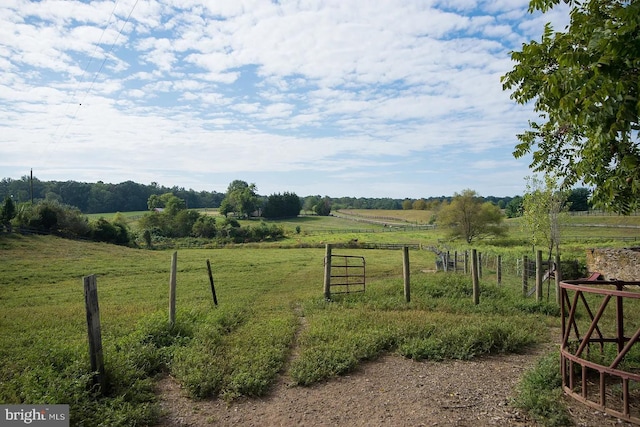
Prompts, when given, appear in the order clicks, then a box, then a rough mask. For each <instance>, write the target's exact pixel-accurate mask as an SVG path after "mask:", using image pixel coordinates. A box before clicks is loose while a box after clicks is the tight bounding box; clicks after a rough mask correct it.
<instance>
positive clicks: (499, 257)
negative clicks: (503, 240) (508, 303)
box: [496, 255, 502, 285]
mask: <svg viewBox="0 0 640 427" xmlns="http://www.w3.org/2000/svg"><path fill="white" fill-rule="evenodd" d="M496 262H497V264H498V265H497V266H496V275H497V277H498V285H500V284H501V283H502V255H498V260H497V261H496Z"/></svg>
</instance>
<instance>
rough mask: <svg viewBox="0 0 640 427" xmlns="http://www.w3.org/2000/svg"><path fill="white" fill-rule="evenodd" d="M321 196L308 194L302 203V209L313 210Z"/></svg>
mask: <svg viewBox="0 0 640 427" xmlns="http://www.w3.org/2000/svg"><path fill="white" fill-rule="evenodd" d="M320 199H321V197H320V196H307V197H305V198H304V203H303V204H302V210H303V211H305V212H313V207H314V206H315V205H317V204H318V202H319V201H320Z"/></svg>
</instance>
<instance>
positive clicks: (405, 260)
mask: <svg viewBox="0 0 640 427" xmlns="http://www.w3.org/2000/svg"><path fill="white" fill-rule="evenodd" d="M402 276H403V277H404V299H405V301H407V302H411V285H410V280H409V247H408V246H405V247H403V248H402Z"/></svg>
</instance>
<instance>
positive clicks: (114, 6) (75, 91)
mask: <svg viewBox="0 0 640 427" xmlns="http://www.w3.org/2000/svg"><path fill="white" fill-rule="evenodd" d="M138 1H139V0H136V1H135V3H134V4H133V6H132V7H131V10H130V11H129V14H128V15H127V18H126V19H125V21H124V22H123V24H122V26H121V27H120V30H119V31H118V35H117V36H116V38H115V39H114V41H113V43H111V47H110V48H109V50H108V51H107V52H106V54H105V56H104V59H103V60H102V63H101V64H100V67H99V68H98V71H96V72H95V74H94V76H93V79H92V80H91V84H90V85H89V87H88V88H87V90H86V91H85V92H84V96H83V97H82V100H81V101H80V102H79V103H78V104H77V105H76V110H75V112H74V113H73V116H72V117H71V118H70V119H69V121H68V122H67V126H66V127H65V130H64V132H63V133H62V134H61V135H60V137H59V138H58V141H57V142H60V141H61V140H62V138H64V137H65V136H66V134H67V132H68V130H69V127H70V126H71V123H72V122H73V121H74V120H75V119H76V117H77V115H78V111H80V107H81V106H82V104H83V103H84V101H85V99H86V98H87V96H88V95H89V92H91V91H92V90H93V86H94V85H95V82H96V80H97V79H98V75H100V73H101V72H102V69H103V68H104V65H105V64H106V62H107V59H108V58H109V55H110V54H111V53H112V52H113V50H114V48H115V45H116V43H117V42H118V39H119V38H120V36H121V35H122V32H123V31H124V28H125V26H126V25H127V24H128V23H129V20H130V19H131V15H133V11H134V10H135V8H136V6H137V5H138ZM117 6H118V1H117V0H116V2H115V3H114V5H113V9H112V10H111V15H110V16H109V20H108V21H107V24H106V26H105V27H104V29H103V30H102V34H101V35H100V39H99V40H98V42H97V43H96V46H95V48H94V51H93V54H92V55H91V57H90V58H89V62H88V63H87V66H86V67H85V69H84V71H83V72H82V76H81V78H80V82H79V83H78V85H76V89H75V90H74V92H73V94H72V99H73V98H75V95H76V93H77V90H78V86H79V85H80V84H81V83H82V82H83V81H84V76H85V74H86V72H87V69H88V68H89V66H90V65H91V62H92V61H93V59H94V57H95V54H96V52H97V50H98V46H99V45H100V43H101V42H102V38H103V37H104V34H105V33H106V31H107V29H108V28H109V24H110V23H111V19H112V18H113V16H114V14H115V10H116V8H117ZM70 104H71V103H68V104H67V105H70ZM65 113H66V110H65ZM56 132H57V129H56Z"/></svg>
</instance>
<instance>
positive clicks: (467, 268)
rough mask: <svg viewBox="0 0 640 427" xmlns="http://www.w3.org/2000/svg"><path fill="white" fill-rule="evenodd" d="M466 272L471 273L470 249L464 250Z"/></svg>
mask: <svg viewBox="0 0 640 427" xmlns="http://www.w3.org/2000/svg"><path fill="white" fill-rule="evenodd" d="M464 274H465V275H467V274H469V251H467V250H465V251H464Z"/></svg>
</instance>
